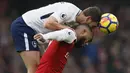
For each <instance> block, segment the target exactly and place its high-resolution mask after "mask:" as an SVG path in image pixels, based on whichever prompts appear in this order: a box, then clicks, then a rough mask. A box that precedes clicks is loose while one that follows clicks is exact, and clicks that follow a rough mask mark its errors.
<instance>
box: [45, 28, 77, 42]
mask: <svg viewBox="0 0 130 73" xmlns="http://www.w3.org/2000/svg"><path fill="white" fill-rule="evenodd" d="M42 36H43V38H44V39H45V40H57V41H64V42H66V43H72V42H73V41H74V40H76V39H77V37H76V34H75V32H74V31H73V30H71V29H68V28H66V29H62V30H58V31H54V32H49V33H47V34H42Z"/></svg>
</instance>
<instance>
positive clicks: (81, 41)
mask: <svg viewBox="0 0 130 73" xmlns="http://www.w3.org/2000/svg"><path fill="white" fill-rule="evenodd" d="M84 40H85V39H80V40H77V41H76V43H75V48H81V47H83V46H84Z"/></svg>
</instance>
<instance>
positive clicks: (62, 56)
mask: <svg viewBox="0 0 130 73" xmlns="http://www.w3.org/2000/svg"><path fill="white" fill-rule="evenodd" d="M73 46H74V43H72V44H68V43H65V42H58V41H56V40H53V41H52V42H51V43H50V44H49V46H48V48H47V50H46V52H45V53H44V54H43V56H42V58H41V60H40V64H39V66H38V69H37V71H36V73H62V71H63V69H64V66H65V64H66V63H67V57H68V54H69V52H71V50H72V48H73Z"/></svg>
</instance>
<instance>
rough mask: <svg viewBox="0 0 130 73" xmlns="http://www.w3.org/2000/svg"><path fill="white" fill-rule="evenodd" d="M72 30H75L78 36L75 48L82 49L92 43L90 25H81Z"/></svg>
mask: <svg viewBox="0 0 130 73" xmlns="http://www.w3.org/2000/svg"><path fill="white" fill-rule="evenodd" d="M72 28H74V29H75V32H76V35H77V42H76V43H75V46H77V47H81V46H83V45H84V44H86V43H89V42H91V41H92V39H93V33H92V30H91V29H90V27H89V26H88V25H84V24H81V25H76V26H73V27H72Z"/></svg>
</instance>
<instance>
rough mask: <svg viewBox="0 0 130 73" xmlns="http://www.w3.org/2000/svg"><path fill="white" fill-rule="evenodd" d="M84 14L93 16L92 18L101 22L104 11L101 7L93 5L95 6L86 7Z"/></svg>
mask: <svg viewBox="0 0 130 73" xmlns="http://www.w3.org/2000/svg"><path fill="white" fill-rule="evenodd" d="M83 14H84V15H85V16H91V17H92V20H93V21H95V22H100V20H101V15H102V12H101V10H100V8H99V7H97V6H93V7H88V8H86V9H84V10H83Z"/></svg>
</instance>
